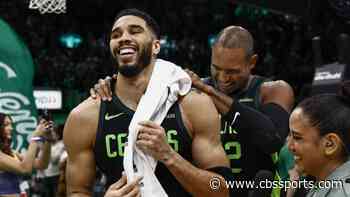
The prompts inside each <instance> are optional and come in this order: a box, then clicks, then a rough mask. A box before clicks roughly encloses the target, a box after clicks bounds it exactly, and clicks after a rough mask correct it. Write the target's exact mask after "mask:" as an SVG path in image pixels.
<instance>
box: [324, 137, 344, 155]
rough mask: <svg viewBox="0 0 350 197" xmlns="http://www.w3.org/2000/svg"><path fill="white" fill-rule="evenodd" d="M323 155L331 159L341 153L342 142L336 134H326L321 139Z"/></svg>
mask: <svg viewBox="0 0 350 197" xmlns="http://www.w3.org/2000/svg"><path fill="white" fill-rule="evenodd" d="M321 143H322V147H323V153H324V154H325V155H326V156H327V157H333V156H336V155H338V154H340V153H341V152H342V149H343V142H342V140H341V139H340V137H339V136H338V135H337V134H336V133H328V134H326V135H325V136H323V138H322V142H321Z"/></svg>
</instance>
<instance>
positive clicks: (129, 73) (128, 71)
mask: <svg viewBox="0 0 350 197" xmlns="http://www.w3.org/2000/svg"><path fill="white" fill-rule="evenodd" d="M151 58H152V42H150V43H149V44H146V45H145V48H144V49H143V50H142V51H141V53H140V56H139V59H138V61H137V62H136V64H135V65H133V64H125V65H118V72H119V73H120V74H122V75H123V76H125V77H128V78H130V77H135V76H137V75H138V74H140V73H141V72H142V71H143V70H144V69H145V68H146V67H147V66H148V65H149V64H150V63H151Z"/></svg>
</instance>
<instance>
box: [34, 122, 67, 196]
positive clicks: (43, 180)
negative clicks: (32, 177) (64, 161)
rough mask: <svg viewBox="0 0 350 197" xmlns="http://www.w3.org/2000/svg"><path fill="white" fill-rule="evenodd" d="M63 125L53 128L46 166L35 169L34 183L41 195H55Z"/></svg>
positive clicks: (62, 149)
mask: <svg viewBox="0 0 350 197" xmlns="http://www.w3.org/2000/svg"><path fill="white" fill-rule="evenodd" d="M63 127H64V125H63V124H61V125H58V126H57V127H55V128H54V132H53V137H52V142H51V143H52V145H51V157H50V161H49V166H48V168H46V169H44V170H38V171H37V179H36V183H37V184H38V185H37V189H38V193H39V194H40V196H41V197H55V196H56V195H57V194H56V193H57V185H58V181H59V176H60V168H59V164H60V159H61V156H62V155H63V154H64V152H65V148H64V144H63V141H62V135H63Z"/></svg>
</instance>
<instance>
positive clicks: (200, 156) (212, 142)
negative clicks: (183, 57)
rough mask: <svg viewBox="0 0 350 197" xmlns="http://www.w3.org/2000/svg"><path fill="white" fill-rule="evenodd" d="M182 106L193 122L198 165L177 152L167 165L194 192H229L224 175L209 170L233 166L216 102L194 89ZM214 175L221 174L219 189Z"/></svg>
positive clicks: (207, 194) (209, 193)
mask: <svg viewBox="0 0 350 197" xmlns="http://www.w3.org/2000/svg"><path fill="white" fill-rule="evenodd" d="M203 106H205V107H203ZM181 107H182V114H184V115H185V117H186V118H187V119H188V122H189V124H190V125H188V128H189V129H190V130H192V138H193V141H192V156H193V159H194V162H195V163H196V166H194V165H192V164H191V163H189V162H188V161H186V160H184V159H183V158H182V157H181V156H180V155H178V154H177V153H176V152H174V153H173V155H172V157H170V159H168V160H167V161H166V162H165V165H166V166H167V167H168V169H169V170H170V171H171V173H172V174H173V175H174V176H175V177H176V179H177V180H178V181H179V182H180V183H181V184H182V185H183V186H184V188H186V190H187V191H189V192H190V193H191V194H192V195H193V196H201V197H203V196H204V197H205V196H214V195H215V196H228V190H227V188H226V187H225V186H224V185H225V182H224V179H223V178H222V176H220V175H219V174H216V173H213V172H210V171H207V170H205V169H209V168H213V167H218V166H221V167H229V162H228V159H227V157H226V154H225V152H224V149H223V148H222V145H221V141H220V135H219V130H220V121H219V116H218V113H217V111H216V109H215V106H214V104H213V103H212V102H211V100H210V98H209V97H208V96H206V95H204V94H201V95H199V94H198V93H193V92H192V93H190V95H187V96H186V97H185V98H184V99H183V100H182V102H181ZM213 177H220V180H221V186H222V187H220V189H219V190H218V191H213V190H212V189H210V187H209V183H210V180H211V179H212V178H213Z"/></svg>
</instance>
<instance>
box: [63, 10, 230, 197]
mask: <svg viewBox="0 0 350 197" xmlns="http://www.w3.org/2000/svg"><path fill="white" fill-rule="evenodd" d="M110 49H111V53H112V55H113V57H114V58H115V59H116V62H117V66H118V79H117V81H116V83H115V84H114V85H113V87H112V92H113V97H112V102H105V101H101V100H99V99H97V100H94V99H91V98H90V99H87V100H85V101H84V102H83V103H81V104H80V105H79V106H77V107H76V108H75V109H73V111H72V112H71V113H70V115H69V117H68V120H67V123H66V126H65V130H64V142H65V145H66V147H67V152H68V163H67V186H68V187H67V189H68V195H69V196H71V197H73V196H74V197H82V196H91V188H92V185H93V183H94V181H95V169H96V166H97V167H99V168H100V169H101V171H102V172H103V173H104V174H105V175H106V177H107V185H108V186H109V189H108V190H107V192H106V194H105V196H106V197H117V196H118V197H119V196H128V197H133V196H135V197H136V196H140V187H141V186H140V185H139V183H140V180H141V178H139V179H136V180H135V181H129V180H127V179H126V176H125V175H122V172H123V157H124V147H125V143H126V139H127V135H128V127H129V124H130V122H131V120H132V118H133V116H134V113H135V110H136V108H137V107H138V104H139V101H140V99H141V97H142V95H143V94H144V93H145V91H146V88H147V86H148V83H149V80H150V78H151V76H152V71H153V68H154V67H155V62H156V58H157V54H158V53H159V50H160V43H159V27H158V25H157V24H156V22H155V21H154V19H152V18H151V17H150V16H149V15H148V14H146V13H144V12H141V11H138V10H135V9H130V10H123V11H121V12H120V13H119V14H118V16H117V17H116V20H115V23H114V25H113V28H112V33H111V39H110ZM202 114H207V115H206V116H203V115H202ZM139 125H140V129H139V135H138V138H137V141H136V145H137V146H138V148H140V149H141V150H142V151H143V152H144V153H146V154H149V155H150V156H152V157H153V158H155V159H156V160H158V165H157V168H156V170H155V174H156V176H157V178H158V180H159V182H160V183H161V185H162V186H163V188H164V190H165V191H166V193H167V194H168V196H202V197H205V196H228V190H227V188H226V187H220V188H215V190H212V189H210V188H209V183H210V180H211V179H212V178H214V177H215V178H216V180H219V181H221V185H225V183H224V179H223V176H225V175H226V173H223V172H230V169H229V162H228V159H227V157H226V155H225V151H224V149H223V148H222V145H221V141H220V134H219V129H220V121H219V115H218V112H217V111H216V109H215V105H214V104H213V103H212V101H211V100H210V98H209V97H208V96H207V95H205V94H203V93H198V92H194V91H191V92H189V93H188V94H187V95H185V96H183V97H181V98H179V100H178V101H177V102H175V104H174V105H173V106H172V107H171V108H170V110H169V112H168V114H167V116H166V118H165V119H164V121H163V122H162V124H161V125H157V124H155V123H154V122H151V121H144V122H140V123H139ZM219 185H220V184H219Z"/></svg>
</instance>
